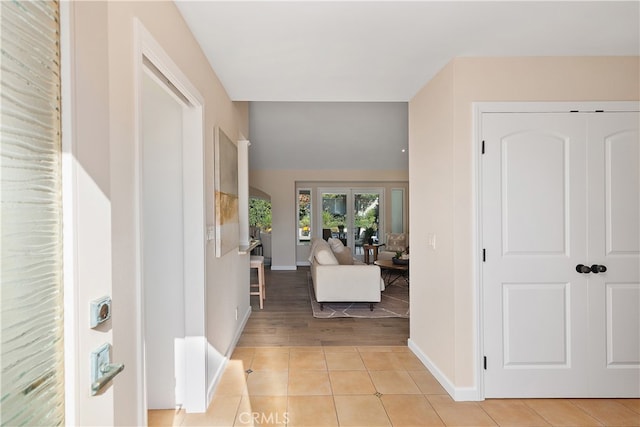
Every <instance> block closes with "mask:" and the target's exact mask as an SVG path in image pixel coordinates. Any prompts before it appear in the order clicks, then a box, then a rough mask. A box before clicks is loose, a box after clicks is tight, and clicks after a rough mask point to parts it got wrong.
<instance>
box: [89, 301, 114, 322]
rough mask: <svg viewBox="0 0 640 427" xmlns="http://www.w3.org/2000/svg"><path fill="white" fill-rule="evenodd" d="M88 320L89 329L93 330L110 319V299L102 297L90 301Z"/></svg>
mask: <svg viewBox="0 0 640 427" xmlns="http://www.w3.org/2000/svg"><path fill="white" fill-rule="evenodd" d="M90 310H91V311H90V314H89V320H90V323H91V328H92V329H93V328H95V327H96V326H98V325H99V324H101V323H102V322H105V321H107V320H109V319H110V318H111V298H110V297H102V298H99V299H97V300H93V301H91V308H90Z"/></svg>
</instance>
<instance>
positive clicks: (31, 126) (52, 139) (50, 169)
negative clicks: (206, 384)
mask: <svg viewBox="0 0 640 427" xmlns="http://www.w3.org/2000/svg"><path fill="white" fill-rule="evenodd" d="M0 21H1V28H2V30H1V41H0V43H1V47H2V49H1V56H0V68H1V70H0V88H1V90H0V94H1V101H0V102H1V103H0V142H1V145H0V161H1V163H0V166H1V169H0V172H1V190H2V193H1V195H2V206H1V212H0V213H1V215H2V216H1V222H0V227H1V237H2V251H1V252H2V264H1V268H0V282H1V283H2V286H1V288H0V289H1V292H2V294H1V298H0V314H1V325H2V326H1V329H2V338H1V339H2V342H1V347H2V350H1V351H2V362H1V368H2V372H1V375H0V377H1V380H0V381H1V390H2V391H1V396H0V401H1V402H2V415H1V422H2V425H26V424H28V425H60V424H64V383H63V363H62V362H63V343H62V243H61V242H62V236H61V223H62V212H61V200H60V73H59V67H60V62H59V60H60V55H59V11H58V4H57V3H56V2H26V1H24V2H23V1H20V2H18V1H15V2H8V1H1V2H0Z"/></svg>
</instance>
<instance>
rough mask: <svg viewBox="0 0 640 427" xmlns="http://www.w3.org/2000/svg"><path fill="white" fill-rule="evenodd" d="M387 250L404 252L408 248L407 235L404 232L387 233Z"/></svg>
mask: <svg viewBox="0 0 640 427" xmlns="http://www.w3.org/2000/svg"><path fill="white" fill-rule="evenodd" d="M384 250H385V251H389V252H404V251H406V250H407V235H406V234H404V233H397V234H396V233H389V234H387V243H386V244H385V249H384Z"/></svg>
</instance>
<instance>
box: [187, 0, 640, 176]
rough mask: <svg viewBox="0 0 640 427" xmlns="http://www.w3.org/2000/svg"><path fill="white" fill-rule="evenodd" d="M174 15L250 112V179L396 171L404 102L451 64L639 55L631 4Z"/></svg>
mask: <svg viewBox="0 0 640 427" xmlns="http://www.w3.org/2000/svg"><path fill="white" fill-rule="evenodd" d="M176 4H177V7H178V9H179V10H180V12H181V13H182V15H183V17H184V19H185V21H186V23H187V25H188V26H189V27H190V28H191V30H192V32H193V34H194V36H195V37H196V39H197V40H198V42H199V43H200V46H201V47H202V50H203V51H204V53H205V55H206V56H207V58H208V60H209V62H210V64H211V66H212V68H213V69H214V70H215V72H216V74H217V76H218V77H219V78H220V80H221V82H222V84H223V86H224V87H225V89H226V91H227V93H228V94H229V96H230V98H231V99H232V100H234V101H252V102H251V103H250V114H249V122H250V124H249V127H250V134H249V138H250V139H251V149H250V151H249V153H250V159H249V160H250V167H251V169H346V168H349V169H353V168H354V167H360V165H362V168H363V169H404V170H406V169H407V168H408V152H407V151H406V148H407V126H408V124H407V106H406V103H407V102H408V101H409V100H410V99H411V98H412V97H413V96H414V95H415V94H416V93H417V92H418V90H419V89H420V88H421V87H423V86H424V85H425V84H426V83H427V82H428V81H429V80H430V79H431V78H432V77H433V76H434V75H435V74H436V73H437V72H438V71H439V70H441V69H442V67H443V66H444V65H446V64H447V63H448V62H449V61H450V60H452V59H453V58H455V57H461V56H467V57H468V56H581V55H582V56H591V55H594V56H601V55H613V56H618V55H638V54H639V51H640V24H639V21H640V7H639V6H640V2H639V1H638V0H636V1H625V2H614V1H600V2H596V1H587V2H580V1H568V2H557V1H529V2H512V1H496V2H485V1H467V2H463V1H406V2H405V1H366V0H359V1H304V0H299V1H270V0H261V1H240V0H236V1H206V0H205V1H186V0H177V1H176ZM403 149H404V150H405V151H402V150H403ZM365 165H366V166H365Z"/></svg>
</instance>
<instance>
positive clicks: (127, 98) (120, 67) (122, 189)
mask: <svg viewBox="0 0 640 427" xmlns="http://www.w3.org/2000/svg"><path fill="white" fill-rule="evenodd" d="M70 12H71V14H70V15H71V27H72V34H71V36H72V43H71V44H72V46H71V47H70V49H71V52H72V53H71V59H72V78H73V80H72V86H73V87H72V91H73V93H74V94H73V101H72V102H73V105H72V108H73V114H72V115H73V119H72V121H73V123H72V127H73V135H72V138H73V140H74V145H75V148H74V153H75V154H76V161H77V162H78V167H79V168H80V169H85V170H86V173H87V176H86V179H85V180H86V181H87V182H86V185H84V184H83V185H84V187H87V188H92V187H95V190H93V193H102V194H100V196H101V197H102V198H106V202H105V203H103V204H102V205H100V206H97V205H94V207H93V208H92V210H93V212H91V211H89V210H87V211H79V212H78V217H79V219H78V220H79V221H82V220H83V219H85V220H86V219H87V218H92V217H94V216H97V217H99V218H107V219H109V216H110V224H96V225H100V226H101V229H104V228H105V227H108V226H110V229H111V235H110V236H109V237H108V238H107V239H105V240H96V239H95V233H89V232H87V233H84V234H80V235H79V236H78V239H79V241H80V242H87V244H86V247H87V249H88V250H90V251H91V250H92V251H94V252H95V253H96V254H99V253H102V252H105V251H104V249H105V248H106V249H107V256H104V257H102V258H100V259H99V258H97V257H94V259H93V260H92V263H93V265H94V266H95V267H96V269H95V271H101V270H103V269H104V267H105V266H106V267H108V268H109V269H110V270H111V274H112V276H113V279H112V281H111V283H110V289H102V288H100V289H96V288H95V287H94V286H95V285H94V284H93V281H92V279H93V278H92V277H90V276H89V275H87V276H86V277H84V276H83V277H80V278H79V279H78V280H79V282H78V288H79V289H83V290H84V291H83V292H82V293H79V296H78V300H77V311H78V313H85V312H86V311H87V308H88V306H89V300H90V299H92V298H96V297H99V296H102V294H103V293H104V292H107V293H108V294H111V295H112V298H113V321H112V328H111V331H110V332H111V333H112V335H113V340H112V344H113V359H114V360H115V361H117V362H120V363H124V364H125V366H126V368H125V370H124V372H123V373H121V374H120V375H119V376H118V377H117V379H116V380H115V381H114V384H113V386H112V387H111V388H110V389H109V390H108V391H107V393H105V395H103V396H101V397H99V398H91V397H89V396H88V392H87V390H88V389H89V388H88V386H87V383H88V373H89V370H88V369H84V365H82V366H80V367H78V368H77V369H76V377H77V382H78V383H79V389H78V390H79V397H78V400H77V401H76V404H77V408H76V411H77V412H78V417H77V423H78V424H81V425H99V424H114V423H115V424H116V425H140V424H141V422H142V421H143V418H142V416H143V414H142V413H141V412H140V411H139V409H140V408H141V407H142V405H141V399H142V384H141V381H140V379H141V373H140V370H139V367H138V353H139V352H141V345H140V341H139V336H138V334H139V333H140V331H139V330H138V329H137V324H138V317H139V316H140V305H139V302H138V294H137V289H138V283H137V281H136V278H137V276H138V268H139V266H138V265H137V262H136V259H137V257H138V249H137V246H136V245H137V243H136V235H137V229H136V194H135V191H134V189H135V183H136V175H135V171H136V153H135V146H136V145H135V141H136V129H137V128H136V126H137V124H136V114H137V113H136V104H135V97H134V94H135V84H136V75H135V68H134V18H137V19H139V20H140V22H141V23H142V25H143V26H144V27H145V28H146V29H147V30H148V31H149V32H150V33H151V35H152V37H153V38H154V39H155V40H156V41H157V42H158V43H159V45H160V46H161V47H162V48H163V49H164V51H165V52H166V53H167V54H168V56H169V57H170V58H171V59H172V61H173V62H174V63H175V64H177V66H178V68H180V70H181V71H182V72H183V73H184V74H185V75H186V77H187V79H188V80H189V81H190V83H191V84H192V85H193V86H194V87H195V88H196V89H197V91H198V92H199V93H200V95H201V96H202V99H203V101H204V114H205V117H204V137H205V141H204V146H205V153H204V157H205V159H204V160H205V177H204V179H205V182H206V184H205V193H206V194H205V196H206V222H207V224H208V225H211V224H213V213H214V212H213V188H212V186H213V175H214V171H213V129H214V126H216V125H220V126H221V127H222V128H223V129H224V130H225V132H226V133H227V134H228V135H229V136H230V137H231V138H237V137H238V136H239V135H240V134H242V136H244V137H249V135H248V115H247V114H248V108H247V106H246V103H236V104H235V105H234V103H232V102H231V101H230V99H229V97H228V96H227V94H226V92H225V90H224V88H223V87H222V85H221V83H220V81H219V80H218V78H217V77H216V75H215V73H214V72H213V70H212V69H211V67H210V66H209V63H208V61H207V60H206V58H205V57H204V55H203V53H202V52H201V50H200V48H199V46H198V44H197V43H196V41H195V40H194V38H193V36H192V35H191V32H190V31H189V29H188V28H187V26H186V25H185V23H184V21H183V19H182V16H181V15H180V13H179V12H178V10H177V9H176V7H175V5H174V3H173V2H155V1H154V2H74V3H72V4H71V6H70ZM90 112H93V113H94V114H89V113H90ZM96 144H98V146H95V147H94V145H96ZM79 196H80V198H81V200H79V202H78V203H79V205H81V206H85V205H87V204H88V202H87V201H89V200H90V198H91V194H79ZM106 229H108V228H106ZM96 231H98V229H96ZM90 242H92V243H93V244H92V245H90V244H89V243H90ZM213 243H214V242H213V241H211V242H209V243H208V244H207V247H206V251H207V253H206V292H205V295H206V301H204V302H203V303H204V304H205V305H206V313H207V314H206V322H205V324H204V325H203V327H202V330H203V331H204V334H205V335H206V341H207V342H208V344H209V349H210V352H211V353H210V354H209V366H208V368H209V369H208V375H207V384H206V386H209V385H210V383H211V381H212V379H213V375H214V374H215V372H216V369H217V368H218V367H219V365H220V363H221V362H222V360H223V359H222V355H224V354H225V353H226V352H228V351H229V349H230V346H231V345H232V344H233V339H234V337H235V335H236V334H237V333H239V332H240V329H239V328H240V326H241V321H242V318H243V316H244V315H245V314H246V313H248V310H249V296H248V292H247V289H246V284H247V283H248V277H249V276H248V272H249V268H248V257H247V256H246V255H244V256H240V255H238V254H237V252H235V251H232V252H231V253H229V254H227V255H226V256H224V257H223V258H215V256H214V252H213V247H214V245H213ZM83 247H84V246H83ZM90 248H93V249H90ZM94 275H95V273H94ZM236 307H238V311H239V314H240V316H239V320H236V314H235V310H236ZM188 310H189V308H188V307H187V311H188ZM80 320H81V319H80ZM78 334H79V341H80V342H81V343H82V342H88V343H89V344H88V345H92V344H93V341H95V340H101V341H109V336H108V335H105V334H101V333H100V332H99V331H89V330H88V328H87V327H86V323H84V322H83V323H81V324H79V327H78ZM82 346H83V344H80V345H79V347H80V348H79V350H78V359H79V360H83V361H84V360H88V357H89V353H88V351H87V350H88V348H84V347H82Z"/></svg>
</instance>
